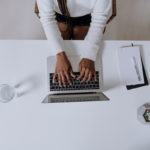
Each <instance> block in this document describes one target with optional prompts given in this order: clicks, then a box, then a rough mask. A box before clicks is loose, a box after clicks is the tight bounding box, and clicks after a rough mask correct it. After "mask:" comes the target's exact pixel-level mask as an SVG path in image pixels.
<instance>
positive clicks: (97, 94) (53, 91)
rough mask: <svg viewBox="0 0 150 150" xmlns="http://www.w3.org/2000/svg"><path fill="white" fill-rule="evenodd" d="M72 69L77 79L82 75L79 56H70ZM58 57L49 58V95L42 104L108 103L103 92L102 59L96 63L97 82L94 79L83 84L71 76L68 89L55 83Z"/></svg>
mask: <svg viewBox="0 0 150 150" xmlns="http://www.w3.org/2000/svg"><path fill="white" fill-rule="evenodd" d="M68 59H69V60H70V63H71V65H72V69H73V72H74V74H75V75H76V78H77V77H78V76H79V75H80V73H79V72H78V65H79V62H80V61H81V58H80V56H79V55H72V56H71V55H70V56H68ZM55 65H56V56H49V57H48V58H47V88H48V94H47V96H46V98H45V99H44V100H43V102H42V103H64V102H65V103H66V102H87V101H88V102H94V101H108V100H109V98H108V97H107V96H106V95H105V94H104V93H103V92H102V75H101V74H102V73H101V70H100V68H101V67H100V59H97V60H96V62H95V70H96V75H97V82H95V81H94V75H93V77H92V79H91V80H90V81H89V82H88V83H86V82H84V83H81V80H80V81H79V80H76V78H73V77H71V76H70V79H71V82H72V86H70V85H69V84H68V82H67V81H66V87H63V86H62V87H59V84H58V79H57V78H56V82H55V83H53V82H52V79H53V75H54V72H55Z"/></svg>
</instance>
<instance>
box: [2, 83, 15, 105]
mask: <svg viewBox="0 0 150 150" xmlns="http://www.w3.org/2000/svg"><path fill="white" fill-rule="evenodd" d="M15 95H16V91H15V88H14V87H12V86H10V85H8V84H1V85H0V102H3V103H7V102H9V101H11V100H12V99H13V98H14V97H15Z"/></svg>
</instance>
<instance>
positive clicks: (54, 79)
mask: <svg viewBox="0 0 150 150" xmlns="http://www.w3.org/2000/svg"><path fill="white" fill-rule="evenodd" d="M56 75H57V74H56V73H54V75H53V83H55V82H56Z"/></svg>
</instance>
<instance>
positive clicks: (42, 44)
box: [0, 40, 150, 150]
mask: <svg viewBox="0 0 150 150" xmlns="http://www.w3.org/2000/svg"><path fill="white" fill-rule="evenodd" d="M65 42H66V44H68V45H69V47H71V46H77V47H78V46H80V45H82V41H69V42H68V41H65ZM131 42H133V44H139V45H142V46H143V54H142V55H143V58H144V63H145V67H146V70H147V74H148V78H150V59H149V58H150V42H149V41H147V42H144V41H104V42H103V51H102V62H103V74H104V77H103V78H104V88H105V91H106V92H105V94H106V95H107V96H108V97H110V101H109V102H85V103H64V104H60V103H59V104H41V101H42V100H43V98H44V97H45V95H46V82H45V81H46V57H47V56H49V55H50V50H49V46H48V45H47V42H46V41H11V40H10V41H0V68H1V69H0V84H3V83H8V84H11V85H20V86H19V87H18V91H19V92H20V95H19V97H18V98H16V99H14V100H13V101H11V102H10V103H7V104H3V103H0V149H2V150H12V149H14V150H27V149H28V150H33V149H36V150H41V149H44V150H49V149H52V150H91V149H94V150H100V149H103V150H110V149H111V150H149V149H150V142H149V139H150V134H149V133H150V126H147V125H146V126H145V125H142V124H141V123H139V122H138V121H137V108H138V107H139V106H141V105H142V104H144V103H146V102H150V92H149V91H150V86H146V87H142V88H138V89H136V90H131V91H127V90H126V88H125V87H123V86H120V83H119V74H118V66H117V54H116V52H117V48H118V47H120V46H122V45H128V44H131ZM71 53H72V52H71V50H70V51H68V52H67V54H71ZM27 87H28V88H27Z"/></svg>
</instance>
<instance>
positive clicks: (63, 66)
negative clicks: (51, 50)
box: [53, 52, 75, 87]
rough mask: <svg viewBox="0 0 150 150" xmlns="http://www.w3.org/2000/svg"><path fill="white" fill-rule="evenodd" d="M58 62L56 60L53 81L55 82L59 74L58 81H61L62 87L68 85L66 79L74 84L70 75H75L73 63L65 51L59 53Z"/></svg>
mask: <svg viewBox="0 0 150 150" xmlns="http://www.w3.org/2000/svg"><path fill="white" fill-rule="evenodd" d="M56 57H57V62H56V67H55V73H54V76H53V83H54V82H55V78H56V76H58V81H59V86H60V87H62V83H63V86H64V87H65V86H66V79H67V81H68V83H69V84H70V85H72V83H71V81H70V75H71V76H72V77H75V75H74V74H73V71H72V67H71V64H70V62H69V60H68V58H67V56H66V54H65V52H61V53H58V54H57V56H56Z"/></svg>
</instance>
